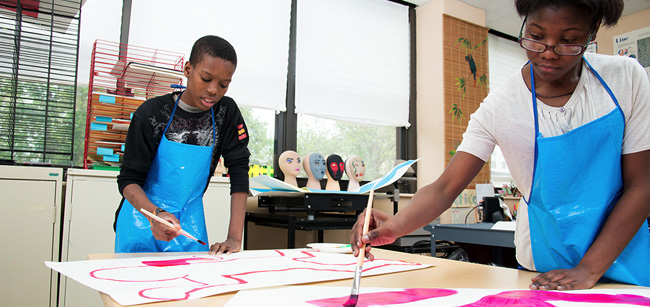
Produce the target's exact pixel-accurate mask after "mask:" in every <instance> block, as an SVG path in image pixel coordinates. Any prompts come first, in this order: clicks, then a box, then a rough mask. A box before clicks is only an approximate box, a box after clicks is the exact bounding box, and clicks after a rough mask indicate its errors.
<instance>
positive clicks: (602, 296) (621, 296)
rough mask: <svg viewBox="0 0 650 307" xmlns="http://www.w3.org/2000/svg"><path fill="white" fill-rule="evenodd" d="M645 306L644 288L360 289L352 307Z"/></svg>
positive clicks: (333, 299) (290, 290)
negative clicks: (541, 289) (547, 289)
mask: <svg viewBox="0 0 650 307" xmlns="http://www.w3.org/2000/svg"><path fill="white" fill-rule="evenodd" d="M432 278H433V277H432ZM349 297H350V288H349V287H319V286H293V287H277V288H267V289H256V290H246V291H240V292H238V293H237V294H235V296H234V297H233V298H232V299H231V300H230V301H229V302H228V303H227V304H226V307H239V306H267V307H270V306H282V307H303V306H304V307H307V306H310V307H314V306H320V307H325V306H328V307H329V306H332V307H334V306H342V305H343V303H344V302H346V301H347V300H348V298H349ZM649 304H650V289H647V288H645V289H641V288H635V289H591V290H579V291H564V292H559V291H533V290H511V289H437V288H417V289H402V288H367V287H361V290H360V294H359V296H358V300H357V305H356V306H357V307H363V306H400V307H407V306H409V307H410V306H413V307H414V306H429V307H430V306H436V307H457V306H464V307H465V306H466V307H469V306H471V307H482V306H489V307H502V306H528V307H550V306H557V307H570V306H572V307H578V306H581V307H587V306H591V307H594V306H602V307H604V306H617V307H623V306H628V307H629V306H648V305H649Z"/></svg>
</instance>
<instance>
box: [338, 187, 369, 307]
mask: <svg viewBox="0 0 650 307" xmlns="http://www.w3.org/2000/svg"><path fill="white" fill-rule="evenodd" d="M374 196H375V190H371V191H370V196H368V206H367V207H366V216H365V219H364V220H363V233H362V235H365V234H366V233H367V232H368V228H369V227H370V215H371V214H370V210H372V199H373V197H374ZM365 256H366V244H365V243H364V244H363V245H362V246H361V247H360V248H359V256H357V265H356V266H355V267H354V278H353V279H352V292H351V293H350V298H348V300H347V301H346V302H345V303H344V304H343V306H344V307H354V306H356V305H357V300H359V286H360V285H361V272H362V271H363V259H364V258H365Z"/></svg>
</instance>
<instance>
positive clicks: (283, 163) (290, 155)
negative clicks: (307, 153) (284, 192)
mask: <svg viewBox="0 0 650 307" xmlns="http://www.w3.org/2000/svg"><path fill="white" fill-rule="evenodd" d="M278 165H279V166H280V170H281V171H282V173H283V174H284V177H285V178H286V177H296V176H298V174H300V156H299V155H298V153H297V152H295V151H293V150H287V151H285V152H283V153H282V154H281V155H280V158H278Z"/></svg>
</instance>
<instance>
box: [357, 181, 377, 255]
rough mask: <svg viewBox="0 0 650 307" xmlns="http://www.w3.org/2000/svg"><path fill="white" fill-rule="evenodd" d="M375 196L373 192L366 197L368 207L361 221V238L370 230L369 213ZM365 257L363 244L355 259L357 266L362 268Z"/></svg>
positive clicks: (364, 245)
mask: <svg viewBox="0 0 650 307" xmlns="http://www.w3.org/2000/svg"><path fill="white" fill-rule="evenodd" d="M374 196H375V190H371V191H370V196H368V205H367V206H366V216H365V218H364V219H363V233H362V236H363V235H365V234H366V233H367V232H368V229H369V228H370V215H371V213H370V211H372V200H373V198H374ZM365 257H366V244H363V245H362V246H361V249H360V250H359V256H358V257H357V266H359V267H362V266H363V259H364V258H365Z"/></svg>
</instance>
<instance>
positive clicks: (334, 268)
mask: <svg viewBox="0 0 650 307" xmlns="http://www.w3.org/2000/svg"><path fill="white" fill-rule="evenodd" d="M275 253H276V254H277V255H275V256H272V257H280V258H281V257H286V256H287V255H286V254H285V253H283V252H282V251H279V250H275ZM301 254H303V255H304V256H300V257H294V258H291V260H293V261H296V262H303V263H311V264H314V265H319V266H323V267H324V268H300V267H294V268H291V267H290V268H282V269H268V270H260V271H249V272H241V273H236V274H223V275H221V277H223V278H226V279H229V280H231V281H233V282H229V283H220V284H208V283H205V282H201V281H197V280H194V279H192V278H191V276H189V275H182V276H174V277H169V278H164V279H157V280H126V279H114V278H107V277H102V276H101V273H103V272H104V271H112V270H122V269H127V270H128V269H134V268H146V267H173V266H185V265H201V264H208V263H217V262H231V261H232V262H234V261H240V260H251V259H257V258H268V257H269V256H262V257H245V258H235V259H224V258H223V257H218V258H204V257H188V258H179V259H170V260H151V261H142V264H143V265H137V266H131V267H116V268H102V269H96V270H93V271H91V272H90V276H91V277H92V278H95V279H101V280H107V281H115V282H156V281H159V282H166V281H172V280H184V281H188V282H189V283H190V284H194V285H195V286H194V287H192V288H191V289H188V290H186V291H185V292H183V294H182V295H180V296H177V297H158V296H155V295H150V294H148V293H157V291H159V290H162V289H168V290H173V289H174V288H176V287H175V286H170V287H154V288H146V289H142V290H139V291H138V295H139V296H140V297H143V298H146V299H150V300H157V301H168V300H169V301H175V300H187V299H189V298H190V297H191V294H192V293H194V292H197V291H201V290H205V289H208V288H215V287H222V286H232V285H243V284H247V283H248V281H247V280H246V279H244V278H243V277H244V276H248V275H255V274H263V273H276V272H285V271H297V270H306V271H327V272H346V273H353V272H354V271H353V269H354V267H353V266H354V265H355V264H356V261H351V262H349V263H334V264H332V263H322V262H317V261H313V260H311V259H313V258H317V257H316V255H314V254H313V253H311V252H309V251H301ZM377 260H385V261H390V262H393V263H386V264H381V265H377V266H375V267H370V268H367V269H366V268H364V269H363V271H364V272H366V271H369V270H376V269H379V268H382V267H387V266H395V265H398V266H399V265H420V264H418V263H411V262H407V261H396V260H386V259H375V261H377ZM395 262H398V263H395ZM346 267H350V268H346ZM450 291H453V290H450Z"/></svg>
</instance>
